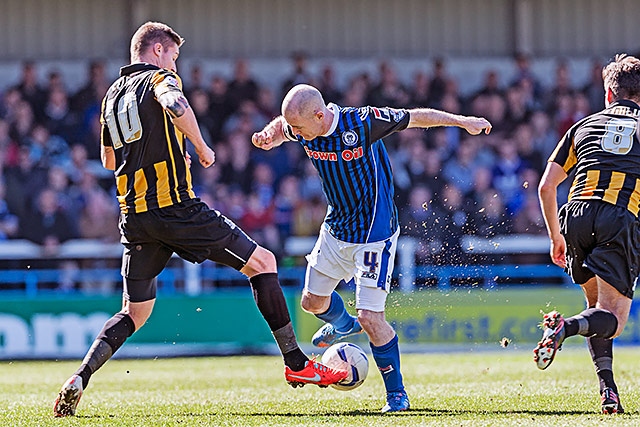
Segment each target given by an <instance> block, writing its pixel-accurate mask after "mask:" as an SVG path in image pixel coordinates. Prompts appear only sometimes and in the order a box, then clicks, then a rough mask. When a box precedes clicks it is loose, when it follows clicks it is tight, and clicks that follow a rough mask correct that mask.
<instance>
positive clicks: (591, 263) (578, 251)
mask: <svg viewBox="0 0 640 427" xmlns="http://www.w3.org/2000/svg"><path fill="white" fill-rule="evenodd" d="M559 219H560V231H561V232H562V235H563V236H564V238H565V241H566V242H567V268H566V271H567V273H569V275H571V278H572V279H573V281H574V282H575V283H578V284H580V285H582V284H584V283H585V282H587V281H588V280H589V279H591V278H592V277H594V275H597V276H599V277H601V278H602V279H603V280H605V281H606V282H607V283H609V284H611V285H612V286H613V287H615V288H616V289H617V290H618V291H619V292H620V293H621V294H622V295H625V296H627V297H629V298H633V292H634V290H635V284H636V280H637V278H638V272H639V269H640V221H639V220H638V218H636V217H635V216H634V215H633V214H632V213H631V212H629V211H628V210H627V209H625V208H623V207H620V206H615V205H612V204H610V203H606V202H600V201H597V200H596V201H583V200H573V201H570V202H569V203H567V204H566V205H564V206H562V208H561V209H560V211H559Z"/></svg>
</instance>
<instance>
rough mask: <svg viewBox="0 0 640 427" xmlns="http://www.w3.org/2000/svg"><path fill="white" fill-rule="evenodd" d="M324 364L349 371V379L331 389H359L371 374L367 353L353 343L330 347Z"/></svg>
mask: <svg viewBox="0 0 640 427" xmlns="http://www.w3.org/2000/svg"><path fill="white" fill-rule="evenodd" d="M322 363H323V364H324V365H326V366H328V367H330V368H333V369H337V370H341V371H347V372H348V375H347V378H345V379H344V380H342V381H340V382H339V383H337V384H332V385H331V387H333V388H337V389H338V390H353V389H354V388H356V387H359V386H360V385H361V384H362V383H363V382H364V380H365V378H367V374H368V373H369V359H368V358H367V355H366V353H365V352H364V351H363V350H362V349H361V348H360V347H358V346H357V345H355V344H352V343H346V342H345V343H338V344H334V345H332V346H331V347H329V348H328V349H327V350H326V351H325V352H324V354H323V355H322Z"/></svg>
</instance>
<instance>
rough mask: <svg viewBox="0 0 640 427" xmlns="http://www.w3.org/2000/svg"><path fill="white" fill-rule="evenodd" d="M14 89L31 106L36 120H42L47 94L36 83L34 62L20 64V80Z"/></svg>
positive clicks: (36, 74) (36, 73)
mask: <svg viewBox="0 0 640 427" xmlns="http://www.w3.org/2000/svg"><path fill="white" fill-rule="evenodd" d="M15 89H16V90H17V91H18V93H20V97H21V98H22V99H23V100H24V101H26V102H27V103H28V104H29V106H31V111H32V112H33V115H34V117H35V118H36V120H40V119H42V117H43V113H44V104H45V99H46V96H47V93H46V91H45V90H44V89H43V88H42V86H40V83H39V82H38V70H37V65H36V63H35V62H34V61H30V60H29V61H25V62H23V63H22V69H21V75H20V80H19V82H18V84H16V85H15Z"/></svg>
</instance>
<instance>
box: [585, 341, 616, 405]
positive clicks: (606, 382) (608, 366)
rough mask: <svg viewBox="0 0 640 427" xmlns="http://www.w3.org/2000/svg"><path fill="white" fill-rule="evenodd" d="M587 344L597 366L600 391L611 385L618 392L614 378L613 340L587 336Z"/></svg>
mask: <svg viewBox="0 0 640 427" xmlns="http://www.w3.org/2000/svg"><path fill="white" fill-rule="evenodd" d="M587 346H588V347H589V353H591V359H592V360H593V364H594V365H595V367H596V374H597V375H598V381H599V382H600V392H602V390H604V389H605V388H607V387H610V388H612V389H613V391H615V392H616V393H618V387H617V386H616V383H615V381H614V380H613V340H610V339H606V338H596V337H589V338H587Z"/></svg>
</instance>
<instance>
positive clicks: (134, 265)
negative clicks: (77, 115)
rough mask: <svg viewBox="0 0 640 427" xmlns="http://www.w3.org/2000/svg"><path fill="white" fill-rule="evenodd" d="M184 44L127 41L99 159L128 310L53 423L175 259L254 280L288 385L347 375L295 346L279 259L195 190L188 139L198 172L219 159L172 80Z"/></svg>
mask: <svg viewBox="0 0 640 427" xmlns="http://www.w3.org/2000/svg"><path fill="white" fill-rule="evenodd" d="M182 43H183V39H182V37H180V35H178V34H177V33H176V32H175V31H174V30H173V29H171V28H170V27H169V26H167V25H165V24H162V23H158V22H148V23H146V24H144V25H142V26H141V27H140V28H139V29H138V30H137V31H136V33H135V34H134V35H133V38H132V39H131V64H130V65H128V66H126V67H123V68H122V69H121V70H120V78H119V79H117V80H116V81H115V82H114V83H113V84H112V85H111V87H110V88H109V90H108V91H107V94H106V96H105V98H104V100H103V103H102V115H101V122H102V151H101V157H102V163H103V165H104V166H105V167H106V168H107V169H111V170H113V171H114V173H115V177H116V186H117V197H118V201H119V203H120V209H121V216H120V230H121V234H122V238H121V241H122V243H123V245H124V247H125V248H124V254H123V257H122V276H123V286H124V292H123V295H124V298H123V299H124V303H123V308H122V310H121V311H120V312H119V313H116V314H115V315H114V316H113V317H112V318H111V319H109V320H108V321H107V322H106V323H105V325H104V327H103V329H102V331H101V332H100V334H99V335H98V337H97V338H96V340H95V341H94V343H93V346H92V347H91V348H90V349H89V351H88V353H87V355H86V357H85V358H84V360H83V362H82V364H81V365H80V367H79V368H78V370H77V371H76V373H75V374H74V375H72V376H71V377H70V378H69V379H68V380H67V381H66V382H65V384H64V385H63V386H62V389H61V390H60V393H59V394H58V398H57V399H56V402H55V404H54V414H55V415H56V416H68V415H74V414H75V410H76V407H77V405H78V402H79V400H80V397H81V396H82V392H83V390H84V389H85V388H86V386H87V384H88V382H89V378H90V377H91V375H92V374H93V373H94V372H95V371H96V370H98V369H99V368H100V367H101V366H102V365H103V364H104V363H105V362H106V361H107V360H108V359H109V358H110V357H111V356H112V355H113V354H114V353H115V352H116V351H117V350H118V349H119V348H120V347H121V346H122V344H123V343H124V341H125V340H126V339H127V338H128V337H129V336H131V334H133V333H134V332H135V331H136V330H137V329H139V328H140V327H141V326H142V325H144V323H145V322H146V321H147V319H148V318H149V316H150V315H151V311H152V310H153V305H154V303H155V298H156V277H157V276H158V274H160V272H161V271H162V270H163V269H164V267H165V265H166V264H167V262H168V261H169V259H170V258H171V256H172V255H173V254H174V253H176V254H178V255H179V256H180V257H182V258H184V259H185V260H187V261H191V262H203V261H204V260H206V259H209V260H211V261H214V262H218V263H222V264H226V265H228V266H230V267H233V268H235V269H237V270H239V271H240V272H242V273H244V274H245V275H246V276H248V277H249V282H250V284H251V288H252V290H253V295H254V298H255V301H256V304H257V305H258V309H259V310H260V313H261V314H262V315H263V317H264V318H265V320H266V321H267V323H268V325H269V328H270V329H271V331H272V333H273V336H274V338H275V340H276V343H277V344H278V347H279V348H280V350H281V352H282V355H283V358H284V363H285V379H286V380H287V382H289V384H291V385H292V386H294V387H296V386H298V385H304V384H306V383H311V384H316V385H320V386H327V385H329V384H334V383H336V382H338V381H340V380H343V379H344V378H345V377H346V375H347V373H346V372H345V371H335V370H332V369H328V368H327V367H325V366H323V365H321V364H320V363H317V362H311V361H310V360H309V358H308V357H307V356H306V355H305V354H304V353H303V352H302V351H301V350H300V348H299V347H298V343H297V340H296V337H295V333H294V331H293V327H292V325H291V320H290V316H289V311H288V309H287V305H286V303H285V299H284V295H283V293H282V289H281V288H280V283H279V281H278V274H277V264H276V259H275V257H274V255H273V254H272V253H271V252H270V251H268V250H267V249H264V248H262V247H260V246H258V245H257V244H256V243H255V242H254V241H253V240H252V239H251V238H249V237H248V236H247V235H246V234H245V233H244V232H243V231H242V230H240V229H239V228H238V227H237V226H236V225H235V224H234V223H233V222H232V221H231V220H229V219H228V218H226V217H224V216H223V215H221V214H220V213H219V212H218V211H215V210H212V209H210V208H209V207H208V206H207V205H206V204H204V203H203V202H201V201H200V200H199V199H198V198H196V195H195V194H194V192H193V189H192V185H191V174H190V173H189V166H190V158H189V156H188V154H187V151H186V149H185V137H187V138H188V139H189V141H191V142H192V143H193V145H194V147H195V150H196V153H197V154H198V158H199V160H200V163H201V164H202V166H204V167H210V166H211V165H212V164H213V163H214V160H215V154H214V152H213V150H211V148H209V147H208V146H207V144H206V143H205V141H204V140H203V138H202V135H201V134H200V130H199V127H198V122H197V120H196V117H195V115H194V113H193V111H192V110H191V108H190V107H189V103H188V102H187V100H186V98H185V96H184V94H183V93H182V83H181V81H180V78H179V77H178V75H177V73H176V60H177V59H178V55H179V53H180V51H179V50H180V46H181V45H182ZM248 143H249V141H248V139H247V144H248Z"/></svg>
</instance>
